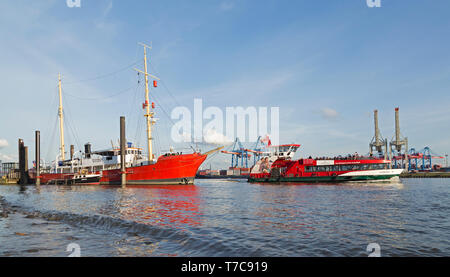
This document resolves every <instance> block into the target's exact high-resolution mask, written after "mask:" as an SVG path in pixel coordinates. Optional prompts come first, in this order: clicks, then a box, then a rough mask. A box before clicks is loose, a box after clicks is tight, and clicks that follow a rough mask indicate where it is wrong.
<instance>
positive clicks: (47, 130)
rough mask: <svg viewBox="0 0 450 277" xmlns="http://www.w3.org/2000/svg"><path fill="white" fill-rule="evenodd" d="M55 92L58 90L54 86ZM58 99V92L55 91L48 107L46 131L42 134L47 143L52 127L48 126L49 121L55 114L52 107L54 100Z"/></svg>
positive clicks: (54, 104)
mask: <svg viewBox="0 0 450 277" xmlns="http://www.w3.org/2000/svg"><path fill="white" fill-rule="evenodd" d="M56 90H58V86H56ZM57 98H58V92H57V91H56V93H54V95H53V101H52V102H51V105H50V109H49V114H48V117H47V118H48V121H47V122H48V124H47V129H46V131H45V133H44V141H48V139H49V138H50V128H51V127H52V125H51V124H50V122H51V119H52V114H53V113H54V112H55V111H54V110H53V109H52V107H56V99H57Z"/></svg>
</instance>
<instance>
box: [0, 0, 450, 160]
mask: <svg viewBox="0 0 450 277" xmlns="http://www.w3.org/2000/svg"><path fill="white" fill-rule="evenodd" d="M449 10H450V2H449V1H446V0H434V1H420V0H408V1H406V0H404V1H402V0H396V1H394V0H382V7H381V8H368V7H367V5H366V1H365V0H348V1H335V0H329V1H326V0H322V1H316V0H314V1H313V0H305V1H300V0H299V1H255V0H252V1H251V0H241V1H237V0H235V1H232V0H230V1H220V0H218V1H214V0H208V1H206V0H205V1H197V0H196V1H118V0H96V1H94V0H81V8H68V7H67V6H66V3H65V0H42V1H2V2H1V3H0V36H1V38H2V43H1V44H0V74H1V76H2V78H1V80H2V81H1V82H0V93H1V94H0V95H1V101H0V112H1V117H0V159H2V160H11V159H15V158H16V157H17V154H16V152H17V151H16V150H17V139H18V138H19V137H21V138H24V139H25V143H26V144H27V145H29V146H32V145H33V144H34V133H33V132H34V130H36V129H39V130H41V133H42V134H41V139H42V148H43V150H42V152H43V155H44V157H45V158H46V159H54V157H55V155H56V151H57V149H58V138H57V136H54V135H53V133H54V129H55V120H56V114H57V102H55V100H56V98H55V97H56V93H57V90H56V86H57V74H58V73H59V72H61V73H62V74H63V90H64V93H65V97H64V99H65V100H64V101H65V104H66V108H67V110H66V115H67V117H69V118H70V119H68V121H69V122H68V123H69V126H67V127H66V129H68V130H66V133H67V135H66V137H67V141H66V145H69V144H72V143H75V144H77V148H79V147H81V146H82V145H83V144H84V143H85V142H91V143H92V144H93V147H94V149H99V148H107V147H109V146H110V140H111V139H113V140H117V137H118V127H119V126H118V125H119V124H118V122H119V116H121V115H125V116H127V123H128V128H127V132H128V134H129V135H128V138H129V139H130V140H136V141H139V142H141V143H143V141H144V140H143V132H142V131H143V130H144V129H145V127H144V125H143V123H144V122H143V117H142V111H141V108H140V105H141V103H142V101H143V96H144V91H143V89H142V86H140V87H139V88H136V85H137V76H136V73H135V72H133V70H132V69H131V68H127V69H126V70H121V71H120V69H123V68H125V67H127V66H128V65H130V64H132V63H133V62H135V61H139V62H138V64H137V65H136V66H137V67H142V61H141V60H142V49H141V47H139V46H138V45H137V42H147V43H148V42H150V41H151V42H152V43H153V49H152V50H151V52H150V62H151V65H152V67H151V68H152V69H153V73H155V74H156V75H158V76H159V77H160V78H161V79H162V81H163V83H164V85H165V86H163V85H162V84H160V86H159V88H158V89H156V90H154V94H156V97H157V101H158V104H160V105H161V106H162V107H164V111H165V112H168V113H170V111H171V109H173V108H174V107H175V106H177V105H186V106H188V107H192V105H193V99H194V98H202V99H203V104H204V106H218V107H223V108H224V107H226V106H244V107H246V106H267V107H271V106H278V107H280V120H281V121H280V140H281V142H284V143H292V142H295V143H300V144H302V150H301V153H300V155H301V156H309V155H313V156H321V155H337V154H345V153H354V152H355V151H356V152H358V153H367V152H368V143H369V142H370V140H371V138H372V136H373V122H372V121H373V114H372V112H373V110H374V109H378V110H379V116H380V123H379V124H380V129H381V133H382V135H383V136H384V137H387V138H389V139H391V137H392V136H393V134H394V108H395V107H396V106H399V107H400V121H401V128H402V130H401V131H402V134H403V135H404V136H407V137H408V139H409V142H410V146H413V147H415V148H416V149H421V148H423V147H424V146H430V147H431V148H432V149H433V150H434V152H437V153H440V154H442V155H443V154H446V153H448V152H449V151H450V141H449V139H448V137H449V134H450V130H449V128H448V126H449V122H450V109H449V108H450V95H449V93H448V91H449V87H450V54H449V49H450V45H449V44H450V18H449V17H448V12H449ZM116 71H118V72H117V73H115V74H111V75H109V76H108V77H104V78H99V79H96V80H90V81H82V82H79V81H80V80H86V79H90V78H92V77H96V76H101V75H103V74H108V73H112V72H116ZM141 84H142V83H141ZM129 88H131V89H130V90H127V89H129ZM122 91H124V92H123V93H121V94H119V95H117V96H115V97H109V98H107V97H108V96H111V95H115V94H117V93H119V92H122ZM152 93H153V92H152ZM69 95H70V96H69ZM172 96H173V97H172ZM86 98H89V99H91V100H89V99H86ZM92 98H94V99H95V100H92ZM164 111H163V110H162V109H159V110H157V112H158V115H159V117H160V122H159V123H158V133H157V138H156V139H157V141H156V142H155V144H156V146H157V147H158V146H159V147H160V148H161V149H163V150H164V149H167V148H168V147H169V146H170V145H172V143H171V142H170V141H169V140H168V134H169V132H170V128H171V126H170V120H168V118H167V116H165V113H164ZM138 124H140V126H141V128H140V130H139V129H138V128H137V125H138ZM71 129H74V132H71V131H70V130H71ZM71 133H75V136H74V135H73V134H71ZM136 134H137V135H136ZM130 137H131V138H130ZM30 148H34V147H30ZM31 150H32V149H31ZM32 153H33V151H31V153H30V156H31V155H33V154H32ZM228 160H229V157H227V156H225V155H222V156H218V157H216V159H215V160H213V161H212V162H213V164H214V165H216V166H222V165H225V164H224V163H225V162H227V161H228Z"/></svg>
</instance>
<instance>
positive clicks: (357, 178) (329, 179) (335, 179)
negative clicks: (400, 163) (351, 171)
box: [248, 175, 398, 182]
mask: <svg viewBox="0 0 450 277" xmlns="http://www.w3.org/2000/svg"><path fill="white" fill-rule="evenodd" d="M395 176H398V175H365V176H314V177H280V178H270V177H269V178H249V179H248V181H249V182H343V181H368V180H387V179H391V178H392V177H395Z"/></svg>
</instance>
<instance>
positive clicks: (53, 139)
mask: <svg viewBox="0 0 450 277" xmlns="http://www.w3.org/2000/svg"><path fill="white" fill-rule="evenodd" d="M57 128H58V117H55V124H54V125H53V134H52V136H51V140H50V144H49V145H48V148H47V155H46V156H45V158H46V159H47V161H49V162H50V161H51V160H52V158H51V157H50V152H51V151H52V147H53V145H54V144H53V143H54V141H55V135H56V129H57Z"/></svg>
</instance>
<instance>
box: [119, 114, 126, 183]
mask: <svg viewBox="0 0 450 277" xmlns="http://www.w3.org/2000/svg"><path fill="white" fill-rule="evenodd" d="M125 155H126V138H125V117H124V116H121V117H120V171H121V184H122V187H125V186H126V184H127V176H126V164H125V163H126V160H125Z"/></svg>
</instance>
